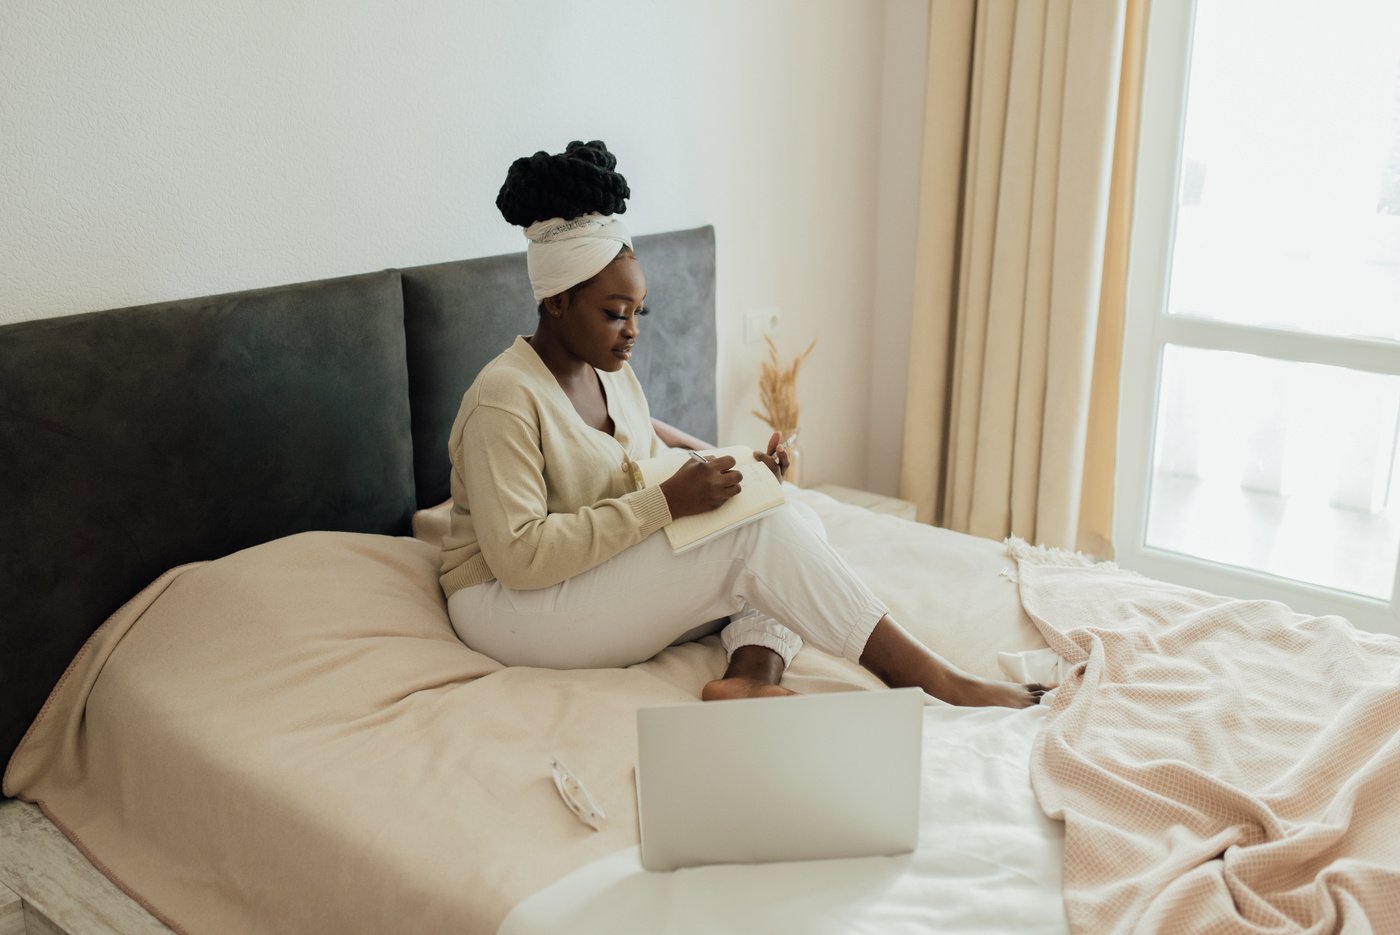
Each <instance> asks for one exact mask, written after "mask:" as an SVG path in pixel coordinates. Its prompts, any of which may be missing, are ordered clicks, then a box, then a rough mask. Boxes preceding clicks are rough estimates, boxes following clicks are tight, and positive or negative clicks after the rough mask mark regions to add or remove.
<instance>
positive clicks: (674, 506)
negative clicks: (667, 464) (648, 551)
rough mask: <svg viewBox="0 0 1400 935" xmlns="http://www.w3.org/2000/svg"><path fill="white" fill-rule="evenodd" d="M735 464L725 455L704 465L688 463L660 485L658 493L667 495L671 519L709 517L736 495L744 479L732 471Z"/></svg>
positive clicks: (709, 459) (690, 461)
mask: <svg viewBox="0 0 1400 935" xmlns="http://www.w3.org/2000/svg"><path fill="white" fill-rule="evenodd" d="M734 464H735V461H734V459H733V458H731V457H729V456H728V455H724V456H722V457H719V458H706V459H705V463H704V464H701V463H700V462H699V461H694V460H689V461H686V463H685V464H683V465H682V466H681V469H680V470H679V471H677V472H676V473H674V474H672V475H671V476H670V477H669V478H667V479H666V480H664V481H662V482H661V492H662V493H663V494H665V495H666V506H667V507H668V508H669V509H670V511H671V518H672V519H680V518H681V517H682V516H694V515H696V514H697V513H708V512H709V511H710V510H713V509H715V508H716V507H718V506H721V505H723V504H724V502H725V501H726V500H728V499H729V498H730V497H732V496H734V495H735V494H737V493H738V492H739V490H740V487H739V482H740V481H742V480H743V479H744V475H742V474H740V473H739V472H738V471H735V470H733V467H734Z"/></svg>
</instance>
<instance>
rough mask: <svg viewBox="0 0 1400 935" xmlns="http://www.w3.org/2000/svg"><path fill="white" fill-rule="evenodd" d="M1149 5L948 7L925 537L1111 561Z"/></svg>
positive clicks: (973, 0) (912, 475)
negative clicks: (930, 527)
mask: <svg viewBox="0 0 1400 935" xmlns="http://www.w3.org/2000/svg"><path fill="white" fill-rule="evenodd" d="M1145 4H1146V0H1040V2H1035V0H1023V2H1015V0H932V5H931V11H930V12H931V15H930V31H929V50H928V61H929V65H928V86H927V90H926V118H925V127H924V154H923V182H922V188H921V193H920V219H919V239H918V246H917V254H918V257H919V261H918V268H917V273H916V281H915V290H914V314H913V326H912V333H911V341H910V361H909V372H910V377H909V386H908V393H907V398H906V409H905V411H906V416H905V432H904V453H903V459H902V464H901V472H900V493H901V496H903V497H905V498H907V499H910V500H914V501H915V502H916V503H917V504H918V512H919V518H920V519H922V520H924V521H926V522H934V523H937V524H939V525H943V526H947V527H949V528H952V529H956V530H960V531H963V532H969V533H972V534H974V535H980V536H988V537H992V538H1002V537H1004V536H1006V535H1008V534H1012V533H1014V534H1016V535H1019V536H1022V537H1024V538H1026V539H1028V540H1030V541H1031V542H1039V543H1044V544H1047V545H1056V546H1062V547H1069V548H1082V549H1085V550H1087V551H1091V552H1095V553H1097V554H1100V555H1105V556H1106V555H1109V554H1111V543H1110V535H1109V533H1110V529H1111V525H1112V502H1113V501H1112V477H1113V450H1114V437H1113V436H1114V428H1115V421H1116V418H1117V382H1118V361H1119V352H1120V344H1121V334H1122V301H1123V267H1124V265H1125V264H1126V256H1127V236H1128V219H1129V217H1130V211H1131V196H1132V167H1133V161H1134V160H1133V152H1132V149H1133V145H1134V142H1135V140H1136V135H1137V133H1136V114H1137V103H1138V97H1139V93H1138V89H1139V86H1140V75H1141V60H1142V28H1143V23H1144V22H1145V15H1144V13H1145ZM1125 37H1126V38H1125ZM1120 92H1121V93H1120Z"/></svg>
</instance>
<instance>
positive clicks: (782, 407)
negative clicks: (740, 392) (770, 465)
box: [752, 335, 817, 439]
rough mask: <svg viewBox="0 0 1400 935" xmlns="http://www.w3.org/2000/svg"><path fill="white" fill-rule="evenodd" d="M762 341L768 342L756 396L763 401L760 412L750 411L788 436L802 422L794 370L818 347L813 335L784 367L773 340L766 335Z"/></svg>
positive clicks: (800, 366) (799, 367) (783, 435)
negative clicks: (805, 348) (804, 348)
mask: <svg viewBox="0 0 1400 935" xmlns="http://www.w3.org/2000/svg"><path fill="white" fill-rule="evenodd" d="M763 340H765V341H767V342H768V359H767V360H766V361H764V362H763V367H762V369H761V370H760V371H759V377H758V398H759V402H760V403H762V404H763V411H762V412H759V411H758V410H757V409H754V410H752V412H753V414H754V415H755V416H757V417H758V418H760V419H762V420H763V421H764V422H766V423H767V424H768V426H769V427H770V428H772V429H773V430H774V431H776V432H778V433H780V434H781V435H782V437H783V438H784V439H787V438H788V437H790V436H791V435H792V433H793V432H795V431H797V428H798V426H799V425H800V424H801V423H800V422H799V421H798V412H799V406H798V402H797V372H798V371H799V370H801V369H802V362H803V361H804V360H806V359H807V358H808V356H810V355H811V353H812V349H813V348H815V347H816V346H817V339H816V338H813V339H812V343H811V344H809V345H807V350H805V351H803V352H802V353H801V354H799V355H797V356H796V357H795V358H793V360H792V363H791V364H788V365H787V366H783V364H782V363H781V362H780V361H779V360H778V346H777V345H776V344H774V343H773V339H772V338H770V337H767V336H766V335H765V336H764V338H763Z"/></svg>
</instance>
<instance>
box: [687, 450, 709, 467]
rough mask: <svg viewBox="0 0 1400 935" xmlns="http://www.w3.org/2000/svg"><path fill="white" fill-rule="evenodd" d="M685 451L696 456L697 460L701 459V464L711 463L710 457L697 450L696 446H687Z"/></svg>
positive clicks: (693, 456)
mask: <svg viewBox="0 0 1400 935" xmlns="http://www.w3.org/2000/svg"><path fill="white" fill-rule="evenodd" d="M685 453H686V454H688V455H690V456H691V457H692V458H694V459H695V460H696V461H699V462H700V463H701V464H709V463H710V459H709V458H706V457H705V456H704V455H702V454H701V453H700V452H698V451H696V450H695V449H694V448H687V449H686V450H685Z"/></svg>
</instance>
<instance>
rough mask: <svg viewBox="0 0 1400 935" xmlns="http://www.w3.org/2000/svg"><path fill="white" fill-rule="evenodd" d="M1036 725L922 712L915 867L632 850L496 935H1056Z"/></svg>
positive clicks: (543, 898)
mask: <svg viewBox="0 0 1400 935" xmlns="http://www.w3.org/2000/svg"><path fill="white" fill-rule="evenodd" d="M1044 714H1045V709H1044V708H1043V707H1037V708H1027V709H1024V710H1020V711H1013V710H1009V709H1006V708H974V709H968V708H952V707H948V706H945V705H937V706H934V705H930V706H929V707H927V708H925V709H924V781H923V800H922V803H921V807H920V830H919V846H918V849H917V850H916V851H915V852H914V853H912V854H906V855H903V856H899V857H862V858H855V859H850V860H820V861H805V862H795V863H775V864H762V865H723V866H713V867H699V868H692V869H686V870H678V871H676V872H674V873H650V872H648V871H646V870H643V869H642V865H641V862H640V859H639V854H638V849H637V848H636V847H632V848H629V849H627V850H625V851H622V852H620V853H617V854H613V855H611V856H608V857H605V858H602V859H599V860H596V861H594V862H593V863H591V864H588V865H585V866H584V867H581V868H579V869H578V870H576V871H574V872H573V873H571V874H569V875H568V876H566V877H564V878H563V879H561V880H559V881H557V882H556V883H554V884H553V885H551V886H549V887H546V888H545V889H543V890H541V891H539V892H537V893H535V894H534V895H532V896H531V897H529V898H527V899H525V900H524V901H522V902H521V903H519V904H518V905H517V906H516V907H515V909H514V910H512V911H511V913H510V914H509V915H508V916H507V917H506V919H505V921H504V922H503V923H502V924H501V927H500V929H499V935H553V933H557V932H570V933H572V935H633V933H635V935H692V933H694V935H699V933H712V932H718V931H723V932H763V933H775V935H781V933H793V935H828V933H829V935H838V933H839V935H849V933H852V932H872V933H874V932H878V933H881V935H901V933H906V932H908V933H914V932H919V933H927V932H958V933H967V935H977V933H993V932H996V933H1006V932H1017V933H1024V935H1061V933H1065V932H1068V926H1067V923H1066V921H1065V914H1064V906H1063V902H1062V900H1061V895H1060V870H1061V857H1062V853H1063V844H1064V835H1063V826H1062V825H1061V824H1060V823H1059V822H1056V821H1052V820H1050V819H1049V818H1046V817H1045V814H1044V813H1043V812H1042V811H1041V810H1040V807H1039V806H1038V805H1037V804H1036V801H1035V797H1034V795H1033V794H1032V792H1031V787H1030V781H1029V775H1028V772H1027V770H1028V763H1029V756H1030V748H1031V743H1032V741H1033V740H1034V738H1035V734H1036V731H1037V730H1038V729H1039V727H1040V724H1041V722H1042V721H1043V719H1044Z"/></svg>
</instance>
